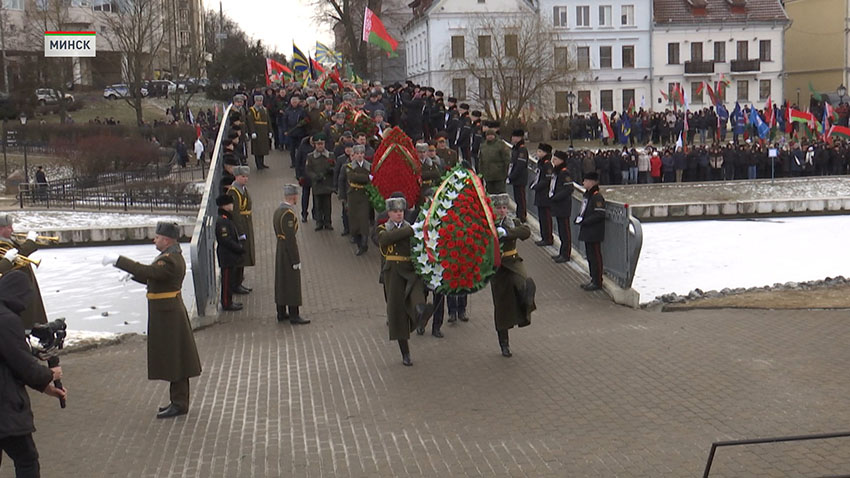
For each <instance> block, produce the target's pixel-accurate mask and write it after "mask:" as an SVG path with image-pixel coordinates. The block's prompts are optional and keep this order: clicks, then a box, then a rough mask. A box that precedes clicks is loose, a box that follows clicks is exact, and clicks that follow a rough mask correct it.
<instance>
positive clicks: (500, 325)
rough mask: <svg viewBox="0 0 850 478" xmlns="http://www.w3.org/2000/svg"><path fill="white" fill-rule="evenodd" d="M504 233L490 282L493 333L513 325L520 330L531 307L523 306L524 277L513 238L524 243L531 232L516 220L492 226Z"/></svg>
mask: <svg viewBox="0 0 850 478" xmlns="http://www.w3.org/2000/svg"><path fill="white" fill-rule="evenodd" d="M496 226H497V227H502V228H504V229H505V231H506V232H507V235H506V236H504V237H503V238H502V239H501V241H500V242H501V250H502V263H501V265H500V266H499V268H498V269H496V274H495V275H493V277H492V279H490V290H491V291H492V292H493V317H494V319H495V321H496V330H508V329H510V328H512V327H514V326H520V327H524V326H526V325H528V324H530V323H531V312H532V311H534V309H535V306H534V305H533V304H532V305H531V306H530V307H526V306H525V305H524V303H523V302H524V301H523V300H522V297H523V296H524V295H525V290H526V278H527V277H528V274H527V273H526V271H525V265H523V263H522V258H521V257H520V256H519V254H517V249H516V243H517V239H520V240H523V241H524V240H526V239H528V238H529V237H530V236H531V230H530V229H529V228H528V226H526V225H525V224H523V223H521V222H520V221H519V220H516V219H513V218H504V219H502V220H501V221H499V222H498V223H497V224H496Z"/></svg>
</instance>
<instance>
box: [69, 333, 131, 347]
mask: <svg viewBox="0 0 850 478" xmlns="http://www.w3.org/2000/svg"><path fill="white" fill-rule="evenodd" d="M118 335H119V334H116V333H112V332H91V331H87V330H68V336H67V337H66V338H65V347H66V348H67V347H78V346H83V345H89V344H95V343H101V342H106V341H109V340H113V339H116V338H117V337H118Z"/></svg>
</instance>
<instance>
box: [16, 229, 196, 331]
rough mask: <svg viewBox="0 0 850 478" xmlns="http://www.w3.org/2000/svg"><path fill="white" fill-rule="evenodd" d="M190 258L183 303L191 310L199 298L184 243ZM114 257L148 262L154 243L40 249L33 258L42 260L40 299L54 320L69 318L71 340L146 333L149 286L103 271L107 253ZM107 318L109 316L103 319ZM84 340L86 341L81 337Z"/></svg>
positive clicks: (110, 269)
mask: <svg viewBox="0 0 850 478" xmlns="http://www.w3.org/2000/svg"><path fill="white" fill-rule="evenodd" d="M181 248H182V249H183V257H184V258H185V259H186V267H187V268H186V276H185V278H184V279H183V294H182V295H183V302H184V303H185V304H186V308H187V309H189V308H190V307H191V304H192V303H193V302H194V300H195V289H194V285H193V283H192V272H191V264H190V259H189V245H188V244H181ZM107 253H115V254H121V255H124V256H127V257H129V258H131V259H133V260H137V261H139V262H142V263H146V264H149V263H150V262H151V261H152V260H153V258H154V257H156V256H157V254H158V252H157V250H156V248H155V247H154V245H153V244H151V245H140V246H104V247H74V248H56V249H42V250H40V251H37V252H36V253H34V254H33V255H32V257H33V258H34V259H41V260H42V262H41V266H40V267H39V268H38V269H37V271H36V275H37V277H38V284H39V287H40V288H41V296H42V298H43V299H44V306H45V308H46V309H47V316H48V318H49V319H50V320H53V319H57V318H59V317H65V319H66V321H67V324H68V335H69V337H74V338H80V337H77V336H76V335H75V332H77V331H88V332H113V333H128V332H135V333H142V334H143V333H146V332H147V299H146V298H145V286H144V285H142V284H139V283H138V282H134V281H122V280H121V279H122V277H123V276H125V275H126V273H125V272H124V271H121V270H119V269H116V268H114V267H112V266H108V267H104V266H103V265H101V259H102V258H103V255H104V254H107ZM104 314H105V315H104ZM81 338H86V337H81Z"/></svg>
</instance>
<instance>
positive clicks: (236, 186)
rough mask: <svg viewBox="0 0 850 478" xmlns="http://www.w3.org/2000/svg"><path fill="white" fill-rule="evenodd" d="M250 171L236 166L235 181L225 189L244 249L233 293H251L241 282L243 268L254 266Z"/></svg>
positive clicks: (243, 277) (234, 170)
mask: <svg viewBox="0 0 850 478" xmlns="http://www.w3.org/2000/svg"><path fill="white" fill-rule="evenodd" d="M250 174H251V169H250V168H248V166H236V167H235V168H233V175H234V176H235V177H236V179H235V180H234V181H233V184H231V185H230V187H229V188H228V189H227V195H228V196H230V197H232V198H233V222H234V223H235V224H236V230H237V231H238V232H239V237H238V239H239V241H240V242H241V243H242V247H243V248H244V249H245V254H242V257H241V259H240V261H239V267H237V268H236V270H235V272H236V273H235V274H234V277H233V293H234V294H247V293H249V292H251V289H250V288H249V287H245V286H244V285H243V284H242V282H243V281H244V280H245V268H246V267H252V266H253V265H254V264H255V257H254V220H253V219H252V218H251V209H252V207H253V206H252V203H251V195H250V194H248V176H249V175H250Z"/></svg>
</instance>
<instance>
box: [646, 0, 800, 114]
mask: <svg viewBox="0 0 850 478" xmlns="http://www.w3.org/2000/svg"><path fill="white" fill-rule="evenodd" d="M654 3H655V10H654V25H653V32H652V98H653V103H652V104H653V105H654V107H655V109H663V108H666V107H667V105H668V103H667V102H666V101H665V100H664V99H663V96H662V95H661V91H664V92H665V93H667V94H668V95H669V94H670V93H671V92H672V91H673V89H674V88H675V86H676V85H677V84H679V85H681V87H682V90H683V91H684V92H685V94H686V95H687V96H688V101H689V103H690V104H691V105H692V106H693V107H696V108H699V107H704V106H710V104H711V101H710V99H709V96H708V94H707V92H706V91H705V90H702V91H701V92H700V93H697V90H698V89H699V88H700V84H701V83H703V82H705V83H707V84H709V85H710V86H711V88H712V89H713V90H714V91H717V88H718V83H719V82H720V80H721V78H723V79H728V80H729V81H731V84H730V85H729V87H728V89H726V90H725V91H724V92H723V93H724V95H723V96H724V97H725V101H726V103H727V104H728V103H734V102H735V101H738V102H740V103H741V104H742V105H743V104H745V103H746V104H750V103H752V104H755V105H756V106H757V107H759V108H761V107H763V106H764V105H765V103H766V102H767V99H768V97H770V98H772V100H773V101H774V102H781V101H782V98H783V97H784V90H783V87H784V82H783V75H784V64H783V58H784V55H783V51H784V44H783V42H784V29H785V27H786V25H787V24H788V17H787V15H786V13H785V10H784V9H783V7H782V5H781V3H780V0H655V2H654Z"/></svg>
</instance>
